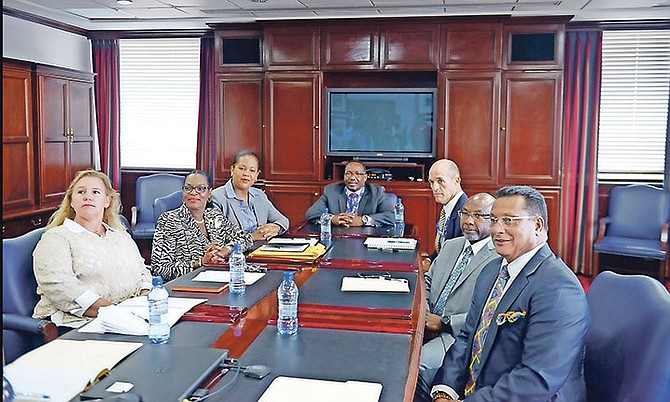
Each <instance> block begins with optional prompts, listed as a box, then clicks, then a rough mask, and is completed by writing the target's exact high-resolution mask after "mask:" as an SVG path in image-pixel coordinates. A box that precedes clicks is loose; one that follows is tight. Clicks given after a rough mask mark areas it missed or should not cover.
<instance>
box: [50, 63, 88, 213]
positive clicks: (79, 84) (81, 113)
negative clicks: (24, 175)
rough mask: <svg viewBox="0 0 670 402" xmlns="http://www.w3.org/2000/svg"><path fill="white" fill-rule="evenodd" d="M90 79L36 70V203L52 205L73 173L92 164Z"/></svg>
mask: <svg viewBox="0 0 670 402" xmlns="http://www.w3.org/2000/svg"><path fill="white" fill-rule="evenodd" d="M94 104H95V103H94V98H93V77H92V75H91V74H85V73H75V72H66V71H64V70H61V69H52V68H38V69H37V121H38V140H39V158H40V163H39V170H38V178H39V189H40V192H39V193H40V197H39V202H40V204H42V205H56V204H58V203H60V201H61V200H62V199H63V196H64V195H65V190H66V189H67V187H68V185H69V184H70V181H71V180H72V178H73V177H74V175H75V174H76V172H77V171H79V170H82V169H86V168H91V167H93V166H94V163H95V155H96V153H97V150H96V149H95V141H94V136H95V122H94V116H95V113H94V110H93V107H94V106H93V105H94Z"/></svg>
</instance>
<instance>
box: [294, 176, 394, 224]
mask: <svg viewBox="0 0 670 402" xmlns="http://www.w3.org/2000/svg"><path fill="white" fill-rule="evenodd" d="M326 207H327V208H328V212H329V213H331V214H339V213H342V212H345V211H346V210H347V197H345V195H344V182H342V181H341V182H337V183H332V184H329V185H327V186H326V187H325V188H324V190H323V195H322V196H321V197H320V198H319V199H318V200H316V202H315V203H314V204H313V205H312V206H311V207H309V209H308V210H307V212H305V219H306V220H308V221H312V222H314V221H317V220H318V219H319V217H320V216H321V213H322V212H323V209H324V208H326ZM358 215H361V216H363V215H368V216H370V217H371V218H372V219H374V221H375V226H382V225H393V201H392V200H391V198H389V197H387V196H386V194H385V193H384V187H382V186H378V185H376V184H370V183H365V192H363V198H361V202H360V204H359V206H358Z"/></svg>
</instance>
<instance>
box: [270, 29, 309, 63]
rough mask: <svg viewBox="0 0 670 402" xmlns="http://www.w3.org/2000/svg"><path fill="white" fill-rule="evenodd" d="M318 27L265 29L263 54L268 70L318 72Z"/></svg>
mask: <svg viewBox="0 0 670 402" xmlns="http://www.w3.org/2000/svg"><path fill="white" fill-rule="evenodd" d="M320 39H321V38H320V36H319V28H318V27H303V26H289V27H270V28H267V29H265V34H264V42H263V48H264V54H265V65H266V67H267V69H268V70H318V69H319V62H320V54H321V47H320Z"/></svg>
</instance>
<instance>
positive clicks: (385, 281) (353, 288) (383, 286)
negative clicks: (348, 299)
mask: <svg viewBox="0 0 670 402" xmlns="http://www.w3.org/2000/svg"><path fill="white" fill-rule="evenodd" d="M340 290H341V291H343V292H401V293H409V282H408V281H407V279H405V278H379V277H375V278H360V277H356V276H345V277H344V278H342V287H341V288H340Z"/></svg>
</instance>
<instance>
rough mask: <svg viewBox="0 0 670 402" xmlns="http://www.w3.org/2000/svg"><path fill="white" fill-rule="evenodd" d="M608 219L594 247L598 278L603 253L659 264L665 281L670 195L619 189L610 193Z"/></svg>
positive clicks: (652, 190) (645, 187)
mask: <svg viewBox="0 0 670 402" xmlns="http://www.w3.org/2000/svg"><path fill="white" fill-rule="evenodd" d="M607 214H608V215H607V216H606V217H604V218H601V219H600V222H599V223H600V224H599V228H598V238H597V239H596V241H595V243H594V245H593V267H594V275H597V274H598V272H599V269H600V267H599V264H600V259H599V255H600V253H605V254H615V255H621V256H626V257H636V258H644V259H650V260H658V261H659V269H658V277H659V279H660V280H663V279H664V276H665V271H666V267H667V258H668V227H669V226H668V225H669V223H670V192H669V191H668V190H666V189H661V188H657V187H652V186H649V185H637V184H634V185H630V186H622V187H615V188H613V189H612V191H611V192H610V199H609V206H608V211H607Z"/></svg>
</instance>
